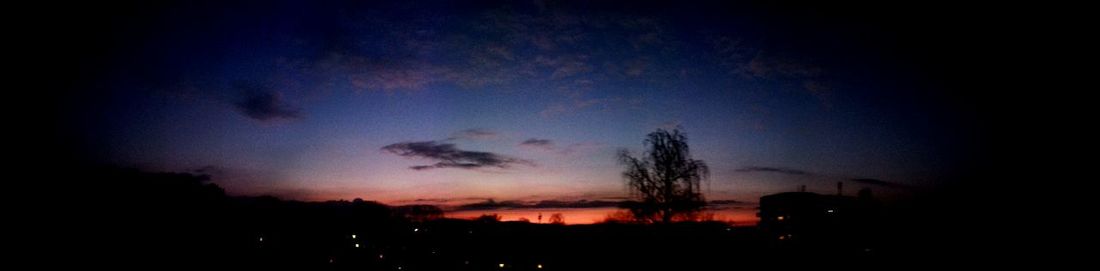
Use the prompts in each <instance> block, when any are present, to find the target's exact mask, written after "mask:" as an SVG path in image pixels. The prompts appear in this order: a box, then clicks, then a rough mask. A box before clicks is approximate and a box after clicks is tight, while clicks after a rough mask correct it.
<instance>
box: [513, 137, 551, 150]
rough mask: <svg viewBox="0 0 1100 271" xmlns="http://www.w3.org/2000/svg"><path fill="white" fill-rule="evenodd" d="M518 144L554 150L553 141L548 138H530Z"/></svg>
mask: <svg viewBox="0 0 1100 271" xmlns="http://www.w3.org/2000/svg"><path fill="white" fill-rule="evenodd" d="M519 145H520V146H525V147H533V148H539V149H544V150H554V141H552V140H549V139H538V138H530V139H527V140H524V141H523V142H520V143H519Z"/></svg>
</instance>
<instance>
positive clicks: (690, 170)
mask: <svg viewBox="0 0 1100 271" xmlns="http://www.w3.org/2000/svg"><path fill="white" fill-rule="evenodd" d="M645 144H646V145H647V147H648V148H649V150H647V151H646V153H645V154H644V155H643V156H642V157H641V158H635V157H633V156H631V155H630V152H629V151H627V150H622V151H620V152H619V161H620V162H621V163H622V164H623V165H625V166H626V171H623V178H624V179H626V182H627V186H628V187H629V188H630V191H631V194H632V196H634V197H635V198H637V200H638V201H630V202H627V203H625V204H623V206H622V207H624V208H627V209H630V211H631V213H633V214H634V218H635V219H637V220H640V221H645V222H663V223H668V222H671V221H672V220H673V218H676V217H679V216H691V215H692V214H695V213H697V212H699V211H700V210H702V208H703V206H704V205H705V204H706V202H705V201H704V199H703V194H702V193H701V190H702V189H701V188H700V185H699V183H700V181H702V180H703V179H705V178H707V176H708V174H709V170H708V169H707V165H706V163H704V162H703V161H701V160H695V159H691V152H690V151H689V149H688V144H687V137H686V136H684V134H683V133H681V132H680V131H679V130H676V129H674V130H672V131H668V130H665V129H657V131H655V132H652V133H650V134H649V135H648V136H647V138H646V140H645Z"/></svg>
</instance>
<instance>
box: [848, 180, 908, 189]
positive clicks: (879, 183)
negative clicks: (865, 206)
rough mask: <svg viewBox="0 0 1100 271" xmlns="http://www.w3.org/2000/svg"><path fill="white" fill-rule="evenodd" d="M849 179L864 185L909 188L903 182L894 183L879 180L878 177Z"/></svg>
mask: <svg viewBox="0 0 1100 271" xmlns="http://www.w3.org/2000/svg"><path fill="white" fill-rule="evenodd" d="M850 181H852V182H856V183H861V184H866V185H877V186H882V187H890V188H909V187H910V186H909V185H904V184H900V183H895V182H888V181H883V180H879V179H868V178H859V179H851V180H850Z"/></svg>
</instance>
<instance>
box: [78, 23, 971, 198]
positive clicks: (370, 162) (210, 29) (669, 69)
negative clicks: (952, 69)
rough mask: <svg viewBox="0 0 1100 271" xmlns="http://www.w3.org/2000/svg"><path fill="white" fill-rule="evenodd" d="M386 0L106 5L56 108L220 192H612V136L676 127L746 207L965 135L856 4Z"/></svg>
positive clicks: (904, 165)
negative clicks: (88, 67) (89, 73)
mask: <svg viewBox="0 0 1100 271" xmlns="http://www.w3.org/2000/svg"><path fill="white" fill-rule="evenodd" d="M392 2H393V3H390V2H388V1H373V2H371V3H353V2H352V1H348V2H344V1H332V2H328V3H321V4H318V3H308V2H307V1H275V2H273V3H269V2H267V1H264V2H262V3H252V4H225V3H178V4H176V3H170V4H159V5H155V6H146V7H142V8H134V9H133V10H128V11H121V12H118V13H119V14H121V15H119V14H116V16H114V17H113V18H110V19H105V20H109V21H110V23H108V24H106V25H108V26H109V27H107V28H106V29H99V31H101V32H97V33H100V34H101V35H102V39H104V40H106V42H102V43H103V44H107V45H106V46H105V47H106V49H104V51H103V52H100V53H101V54H102V55H105V57H104V58H103V59H101V60H99V61H98V62H97V66H96V67H94V70H95V73H94V74H95V75H94V76H93V77H94V79H88V81H87V82H82V83H83V84H85V85H87V86H94V88H96V89H99V90H102V91H101V93H102V95H96V96H95V97H92V98H89V99H88V100H87V101H83V103H84V104H83V107H84V108H85V109H86V110H83V111H81V110H73V112H72V113H71V114H73V116H72V119H73V120H74V121H73V123H75V124H76V126H79V127H80V128H79V131H80V136H79V138H80V140H81V144H83V145H84V146H85V148H87V149H89V150H91V151H89V152H88V153H89V156H90V158H89V159H93V160H95V161H99V162H102V163H106V164H112V165H123V166H134V167H139V168H143V169H148V170H164V171H177V172H195V173H203V174H209V175H211V176H213V179H214V181H215V182H216V183H217V184H219V185H220V186H222V187H224V188H226V190H227V191H228V192H229V193H231V194H237V195H261V194H270V195H276V196H280V197H284V198H291V199H301V200H330V199H351V198H357V197H359V198H363V199H370V200H378V201H382V202H386V203H393V204H407V203H434V204H458V203H469V202H475V201H481V200H484V199H486V198H493V199H496V200H497V201H510V200H511V201H532V202H533V201H539V200H561V201H577V200H616V199H622V198H621V197H623V196H625V195H626V191H625V187H624V185H623V181H622V179H621V177H620V173H621V172H622V169H623V168H622V166H620V165H618V164H617V161H616V159H615V156H614V155H615V152H616V151H617V150H618V149H621V148H627V149H630V150H631V151H633V152H635V153H638V152H640V151H642V147H643V145H642V140H643V139H644V137H645V135H646V134H647V133H649V132H652V131H654V130H655V129H657V128H673V127H680V128H681V129H682V130H683V131H684V132H686V133H687V135H688V138H689V144H690V146H691V147H692V151H693V155H694V157H695V158H696V159H701V160H704V161H706V163H707V164H708V165H709V166H710V167H711V172H712V175H711V179H710V182H709V188H707V190H706V191H705V192H707V193H706V196H707V198H708V199H710V200H737V201H744V202H755V201H756V200H757V198H759V197H760V196H761V195H765V194H770V193H776V192H784V191H791V190H794V189H796V188H797V187H798V186H799V185H807V186H808V189H809V190H811V191H817V192H830V193H831V192H833V191H834V189H835V183H836V182H837V181H845V182H846V190H847V191H852V192H854V191H855V190H856V189H858V188H861V187H870V188H872V189H874V190H875V191H883V193H891V191H893V192H897V191H898V190H907V189H914V187H916V188H919V187H934V186H936V185H939V184H941V182H943V181H944V179H945V178H946V177H947V175H948V173H949V172H951V171H952V170H953V169H954V167H956V166H957V164H958V162H957V161H958V159H959V157H960V156H962V155H963V153H962V151H959V150H958V149H959V148H960V146H962V145H963V144H965V143H964V142H963V140H961V139H960V138H963V137H966V136H967V133H969V131H968V130H967V127H966V126H965V125H962V124H960V121H959V120H958V118H957V115H958V112H956V109H957V108H956V107H957V106H958V105H955V104H948V103H946V102H943V100H942V99H941V97H940V95H942V92H943V91H942V90H940V89H938V86H937V84H936V83H935V77H934V76H933V72H934V71H929V70H928V68H927V67H925V66H922V65H919V64H920V61H919V60H916V59H915V58H917V57H914V56H913V55H919V54H916V53H913V52H912V50H918V49H919V48H917V49H914V48H913V47H911V46H907V45H906V44H903V42H902V40H903V39H899V38H898V37H897V36H895V35H894V34H892V30H891V29H889V28H888V27H884V26H878V25H876V24H875V23H874V22H873V21H868V20H858V19H852V18H846V17H843V16H836V15H834V14H828V13H815V12H813V11H812V10H809V9H800V8H798V9H796V8H787V7H782V6H769V5H764V4H714V3H698V4H696V5H687V6H685V5H680V4H679V2H644V3H634V2H630V4H627V3H614V2H605V3H601V4H592V3H587V2H588V1H577V2H559V1H499V2H498V1H454V2H450V1H446V2H444V1H441V2H435V1H428V3H421V4H411V3H404V2H407V1H392ZM455 2H463V3H455ZM883 16H888V15H883ZM862 19H866V18H862ZM90 88H91V87H90ZM854 179H858V180H854ZM848 187H850V188H848ZM605 207H606V206H605Z"/></svg>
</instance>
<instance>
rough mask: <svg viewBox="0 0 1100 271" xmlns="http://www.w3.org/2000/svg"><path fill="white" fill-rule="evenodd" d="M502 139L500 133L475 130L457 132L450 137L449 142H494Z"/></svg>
mask: <svg viewBox="0 0 1100 271" xmlns="http://www.w3.org/2000/svg"><path fill="white" fill-rule="evenodd" d="M499 137H500V133H497V132H495V131H490V130H486V129H480V128H473V129H466V130H462V131H458V132H455V133H454V134H451V137H448V138H447V140H455V139H473V140H493V139H497V138H499Z"/></svg>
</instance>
